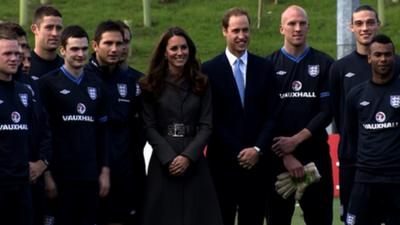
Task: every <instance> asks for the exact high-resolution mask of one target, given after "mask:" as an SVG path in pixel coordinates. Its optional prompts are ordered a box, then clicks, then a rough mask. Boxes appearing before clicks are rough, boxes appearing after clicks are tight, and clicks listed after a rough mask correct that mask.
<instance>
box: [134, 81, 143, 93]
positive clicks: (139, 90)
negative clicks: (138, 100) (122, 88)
mask: <svg viewBox="0 0 400 225" xmlns="http://www.w3.org/2000/svg"><path fill="white" fill-rule="evenodd" d="M141 93H142V89H140V86H139V84H138V83H136V93H135V94H136V96H139V95H140V94H141Z"/></svg>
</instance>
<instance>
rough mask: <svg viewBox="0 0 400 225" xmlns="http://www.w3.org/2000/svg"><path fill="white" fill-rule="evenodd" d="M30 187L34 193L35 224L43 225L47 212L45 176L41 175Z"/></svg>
mask: <svg viewBox="0 0 400 225" xmlns="http://www.w3.org/2000/svg"><path fill="white" fill-rule="evenodd" d="M30 187H31V193H32V208H33V211H32V212H33V225H43V221H44V212H45V211H44V209H45V208H44V207H45V192H44V181H43V176H41V177H40V178H39V179H38V180H37V181H36V183H34V184H31V185H30Z"/></svg>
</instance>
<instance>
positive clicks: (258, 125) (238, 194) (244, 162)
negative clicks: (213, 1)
mask: <svg viewBox="0 0 400 225" xmlns="http://www.w3.org/2000/svg"><path fill="white" fill-rule="evenodd" d="M222 34H223V36H224V37H225V40H226V49H225V51H224V52H223V53H222V54H220V55H218V56H216V57H215V58H213V59H212V60H210V61H208V62H205V63H204V64H203V65H202V70H203V72H204V73H205V74H207V75H208V77H209V81H210V86H211V92H212V97H213V101H212V102H213V132H212V135H211V137H210V141H209V145H208V150H207V159H208V162H209V166H210V171H211V175H212V177H213V180H214V184H215V187H216V190H217V194H218V199H219V203H220V207H221V212H222V218H223V222H224V224H225V225H233V224H235V216H236V214H238V224H239V225H246V224H248V225H249V224H251V225H262V224H263V219H264V211H265V201H266V199H265V197H266V196H265V194H266V191H265V190H266V186H265V179H266V176H267V175H266V170H265V168H264V165H265V164H264V159H268V158H270V156H268V155H269V154H270V151H269V148H270V144H271V140H272V131H271V128H272V127H273V125H272V121H273V120H272V109H273V105H272V104H273V101H274V100H275V96H276V93H275V91H274V90H275V89H274V86H275V77H274V70H273V66H272V64H271V62H269V61H267V60H265V59H263V58H260V57H258V56H256V55H253V54H251V53H250V52H248V50H247V48H248V45H249V41H250V19H249V16H248V14H247V12H246V11H244V10H242V9H239V8H232V9H229V10H228V11H226V12H225V14H224V17H223V19H222ZM265 155H267V156H265ZM264 157H265V158H264Z"/></svg>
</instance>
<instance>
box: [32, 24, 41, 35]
mask: <svg viewBox="0 0 400 225" xmlns="http://www.w3.org/2000/svg"><path fill="white" fill-rule="evenodd" d="M31 31H32V33H33V34H35V35H36V34H37V32H38V31H39V27H38V25H37V24H35V23H34V24H32V25H31Z"/></svg>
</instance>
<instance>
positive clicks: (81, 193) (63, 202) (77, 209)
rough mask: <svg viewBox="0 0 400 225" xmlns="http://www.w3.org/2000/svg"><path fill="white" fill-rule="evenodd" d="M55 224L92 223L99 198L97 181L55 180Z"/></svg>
mask: <svg viewBox="0 0 400 225" xmlns="http://www.w3.org/2000/svg"><path fill="white" fill-rule="evenodd" d="M56 185H57V191H58V196H57V200H56V202H57V209H56V215H55V224H56V225H93V224H95V223H96V210H97V205H98V198H99V187H98V182H97V181H59V182H57V181H56Z"/></svg>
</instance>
